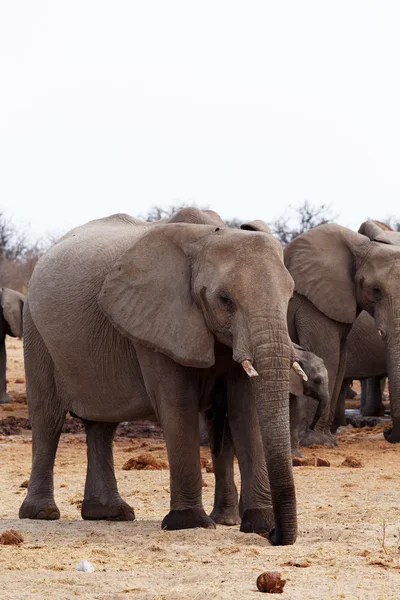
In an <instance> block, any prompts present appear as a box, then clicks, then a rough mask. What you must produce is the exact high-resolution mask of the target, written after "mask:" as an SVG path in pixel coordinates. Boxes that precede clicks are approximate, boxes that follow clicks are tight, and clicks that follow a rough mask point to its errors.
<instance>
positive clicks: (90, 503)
mask: <svg viewBox="0 0 400 600" xmlns="http://www.w3.org/2000/svg"><path fill="white" fill-rule="evenodd" d="M81 515H82V519H85V520H88V521H101V520H104V521H134V520H135V511H134V510H133V508H132V507H131V506H129V504H127V503H126V502H125V501H124V500H122V498H119V499H118V500H114V501H113V502H110V503H109V504H102V503H101V502H98V501H96V500H84V501H83V502H82V510H81Z"/></svg>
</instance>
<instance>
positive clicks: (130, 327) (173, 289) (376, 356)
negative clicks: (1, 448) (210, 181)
mask: <svg viewBox="0 0 400 600" xmlns="http://www.w3.org/2000/svg"><path fill="white" fill-rule="evenodd" d="M399 246H400V233H398V234H397V233H396V232H390V231H386V230H384V229H382V227H381V226H379V224H377V222H372V221H367V222H366V223H363V225H362V226H361V227H360V230H359V232H358V233H356V232H354V231H351V230H350V229H347V228H346V227H342V226H340V225H337V224H326V225H320V226H318V227H316V228H314V229H312V230H310V231H308V232H306V233H303V234H302V235H300V236H299V237H297V238H296V239H294V240H293V241H292V242H291V243H290V244H289V245H288V246H286V247H285V249H283V248H282V246H281V244H280V243H279V241H278V240H277V239H275V238H274V237H273V235H272V234H271V232H270V230H269V229H268V227H267V226H266V224H265V223H263V222H262V221H253V222H251V223H245V224H243V225H242V226H241V228H240V229H232V228H229V227H226V226H225V224H224V222H223V221H222V220H221V218H220V217H219V216H218V215H217V214H216V213H215V212H213V211H202V210H199V209H194V208H185V209H182V210H180V211H178V212H177V213H176V214H175V215H174V216H173V217H171V218H169V219H163V220H161V221H157V222H154V223H147V222H143V221H140V220H137V219H134V218H132V217H130V216H129V215H125V214H116V215H113V216H110V217H107V218H104V219H99V220H95V221H91V222H89V223H87V224H86V225H83V226H81V227H77V228H76V229H73V230H72V231H70V232H69V233H67V234H66V235H65V236H64V237H62V238H61V239H60V240H59V241H58V242H57V243H55V244H54V245H53V246H52V247H51V248H50V249H49V250H48V251H47V253H46V254H45V255H44V256H43V257H42V258H41V259H40V261H39V262H38V264H37V266H36V268H35V270H34V273H33V275H32V278H31V281H30V284H29V289H28V293H27V297H26V300H25V303H24V306H23V297H22V296H21V295H19V294H16V293H15V292H12V291H11V290H7V289H3V291H2V296H1V304H2V308H3V319H2V323H3V330H2V334H1V335H0V340H2V342H1V347H0V357H1V358H0V386H1V393H2V396H1V400H0V402H4V401H7V400H8V398H7V396H5V394H6V392H5V347H4V336H5V334H6V333H8V334H12V335H14V336H18V337H20V336H22V327H21V314H22V306H23V334H24V360H25V372H26V386H27V399H28V407H29V415H30V419H31V423H32V473H31V477H30V481H29V486H28V493H27V496H26V498H25V500H24V502H23V504H22V506H21V508H20V512H19V516H20V518H31V519H57V518H59V516H60V512H59V510H58V508H57V505H56V503H55V499H54V486H53V466H54V459H55V456H56V451H57V445H58V441H59V437H60V433H61V429H62V426H63V422H64V419H65V416H66V414H67V413H68V412H70V413H71V414H72V415H74V416H77V417H79V418H80V419H81V420H82V421H83V423H84V426H85V430H86V439H87V457H88V464H87V475H86V483H85V491H84V500H83V503H82V517H83V518H84V519H109V520H133V519H134V518H135V515H134V511H133V509H132V508H131V507H130V506H129V505H128V504H127V503H126V502H125V501H124V500H123V499H122V498H121V496H120V495H119V492H118V489H117V483H116V479H115V475H114V465H113V452H112V444H113V438H114V434H115V431H116V428H117V426H118V424H119V423H120V422H122V421H134V420H138V419H156V420H158V421H159V422H160V423H161V425H162V428H163V432H164V436H165V441H166V447H167V453H168V460H169V465H170V480H171V484H170V493H171V499H170V511H169V513H168V514H167V515H166V516H165V517H164V519H163V521H162V527H163V528H164V529H184V528H193V527H205V528H213V527H215V523H222V524H227V525H230V524H236V523H240V528H241V531H244V532H258V533H266V534H267V536H268V537H269V539H270V541H271V543H273V544H277V545H284V544H293V543H294V542H295V540H296V536H297V520H296V519H297V517H296V496H295V487H294V480H293V472H292V454H293V453H294V454H296V453H298V452H299V449H298V442H299V439H300V440H301V443H302V444H314V443H316V444H325V445H329V446H332V445H334V444H336V443H337V442H336V439H335V430H336V429H337V427H338V426H339V425H341V424H343V422H344V421H343V420H344V399H345V396H346V391H347V388H348V385H349V382H351V381H352V380H353V379H366V378H368V377H371V376H374V377H377V378H380V377H384V376H388V378H389V389H390V405H391V415H392V422H393V425H392V428H391V429H390V430H387V431H385V438H386V439H387V440H388V441H390V442H398V441H400V377H399V373H398V364H399V349H400V343H399V342H400V247H399ZM18 319H19V320H18ZM346 354H347V360H346ZM3 363H4V365H3ZM3 366H4V369H3ZM291 366H293V369H294V370H293V369H291V368H290V367H291ZM3 371H4V372H3ZM304 406H306V408H307V410H308V414H309V415H310V417H309V420H308V421H307V423H306V426H305V427H304V428H303V429H302V430H301V431H300V430H299V412H300V411H302V410H303V408H304ZM199 414H200V419H201V420H203V421H204V423H205V424H206V426H207V430H208V434H209V443H210V446H211V450H212V458H213V463H214V473H215V479H216V485H215V500H214V508H213V511H212V513H211V515H210V516H208V515H207V514H206V512H205V510H204V508H203V504H202V475H201V468H200V461H199V445H200V434H199ZM235 455H236V457H237V459H238V463H239V468H240V473H241V489H240V498H239V499H238V493H237V490H236V487H235V483H234V477H233V464H234V456H235Z"/></svg>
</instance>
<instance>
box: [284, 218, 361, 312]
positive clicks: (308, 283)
mask: <svg viewBox="0 0 400 600" xmlns="http://www.w3.org/2000/svg"><path fill="white" fill-rule="evenodd" d="M369 245H370V241H369V239H368V238H366V237H365V236H363V235H360V234H359V233H356V232H354V231H352V230H351V229H347V227H342V226H341V225H336V224H334V223H330V224H327V225H320V226H318V227H315V228H314V229H311V230H310V231H307V232H306V233H303V234H301V235H299V237H297V238H295V239H294V240H293V242H291V243H290V244H289V245H288V246H286V248H285V250H284V260H285V265H286V267H287V269H288V270H289V272H290V274H291V276H292V277H293V279H294V282H295V290H296V291H297V292H298V293H299V294H302V295H303V296H306V297H307V298H308V299H309V300H310V302H312V303H313V304H314V305H315V306H316V307H317V308H318V310H320V311H321V312H322V313H324V314H325V315H327V316H328V317H329V318H330V319H333V320H335V321H340V322H341V323H353V322H354V320H355V318H356V315H357V303H356V296H355V288H354V274H355V269H356V259H357V258H360V257H362V256H364V255H365V253H366V252H367V250H368V248H369Z"/></svg>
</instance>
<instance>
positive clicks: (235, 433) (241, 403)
mask: <svg viewBox="0 0 400 600" xmlns="http://www.w3.org/2000/svg"><path fill="white" fill-rule="evenodd" d="M235 371H236V374H235V376H234V377H232V378H229V380H228V384H227V387H228V419H229V426H230V429H231V432H232V439H233V445H234V448H235V452H236V456H237V458H238V462H239V469H240V475H241V493H240V505H239V506H240V514H241V518H242V521H241V525H240V531H243V532H245V533H269V532H270V531H271V529H273V527H274V513H273V509H272V497H271V489H270V484H269V478H268V471H267V466H266V462H265V457H264V448H263V444H262V438H261V431H260V425H259V421H258V416H257V411H256V407H255V403H254V400H253V397H252V393H251V384H250V381H249V380H248V378H246V375H245V374H244V373H243V374H242V371H241V370H240V368H238V369H235ZM288 401H289V398H288Z"/></svg>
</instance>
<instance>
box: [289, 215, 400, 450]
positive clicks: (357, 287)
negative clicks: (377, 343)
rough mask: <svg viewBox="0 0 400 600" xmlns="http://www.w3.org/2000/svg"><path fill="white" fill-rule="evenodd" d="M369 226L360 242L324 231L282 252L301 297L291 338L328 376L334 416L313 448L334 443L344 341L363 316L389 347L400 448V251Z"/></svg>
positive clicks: (292, 311)
mask: <svg viewBox="0 0 400 600" xmlns="http://www.w3.org/2000/svg"><path fill="white" fill-rule="evenodd" d="M367 225H368V224H367V223H366V224H363V225H362V226H361V228H360V230H361V231H362V232H363V234H360V233H356V232H354V231H352V230H350V229H347V228H346V227H342V226H340V225H336V224H327V225H320V226H319V227H316V228H315V229H312V230H310V231H308V232H306V233H303V234H302V235H300V236H299V237H298V238H296V239H295V240H293V242H291V243H290V244H289V245H288V246H287V247H286V248H285V258H284V260H285V264H286V266H287V268H288V270H289V272H290V273H291V275H292V277H293V279H294V281H295V290H296V291H295V294H294V298H293V300H292V301H291V302H290V305H289V311H288V325H289V332H290V335H291V338H292V339H293V340H294V341H295V342H298V343H299V344H300V345H301V346H303V347H304V348H307V349H308V350H311V351H313V352H315V353H316V354H317V355H318V356H320V357H321V358H322V359H323V360H324V362H325V365H326V367H327V369H328V374H329V388H330V404H329V408H328V409H327V410H326V411H325V413H324V414H323V415H322V418H321V419H320V421H319V423H318V424H317V426H316V428H315V430H314V432H313V433H312V439H310V440H309V442H311V443H317V444H326V445H333V444H334V443H335V439H334V437H333V436H332V434H331V426H332V424H333V420H334V417H335V411H336V405H337V400H338V395H339V392H340V389H341V385H342V381H343V376H344V372H345V359H346V338H347V335H348V333H349V331H350V328H351V326H352V324H353V323H354V321H355V320H356V317H357V314H358V313H359V312H360V311H361V310H366V311H367V312H369V313H370V314H371V315H372V316H373V317H374V321H375V327H376V329H377V330H378V332H379V334H380V336H381V337H382V339H383V340H384V341H385V342H386V353H387V356H388V359H387V364H388V375H389V385H390V396H391V410H392V417H393V429H390V430H386V431H385V438H386V439H387V440H388V441H390V442H398V441H400V373H399V372H398V363H399V350H400V327H399V325H398V315H399V309H400V248H397V247H396V246H393V245H390V244H388V243H387V242H386V241H385V240H383V239H382V238H381V236H373V235H371V234H370V233H369V231H368V226H367ZM380 233H381V234H382V233H383V232H382V231H381V232H380ZM385 233H386V232H385ZM388 233H389V232H388Z"/></svg>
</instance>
